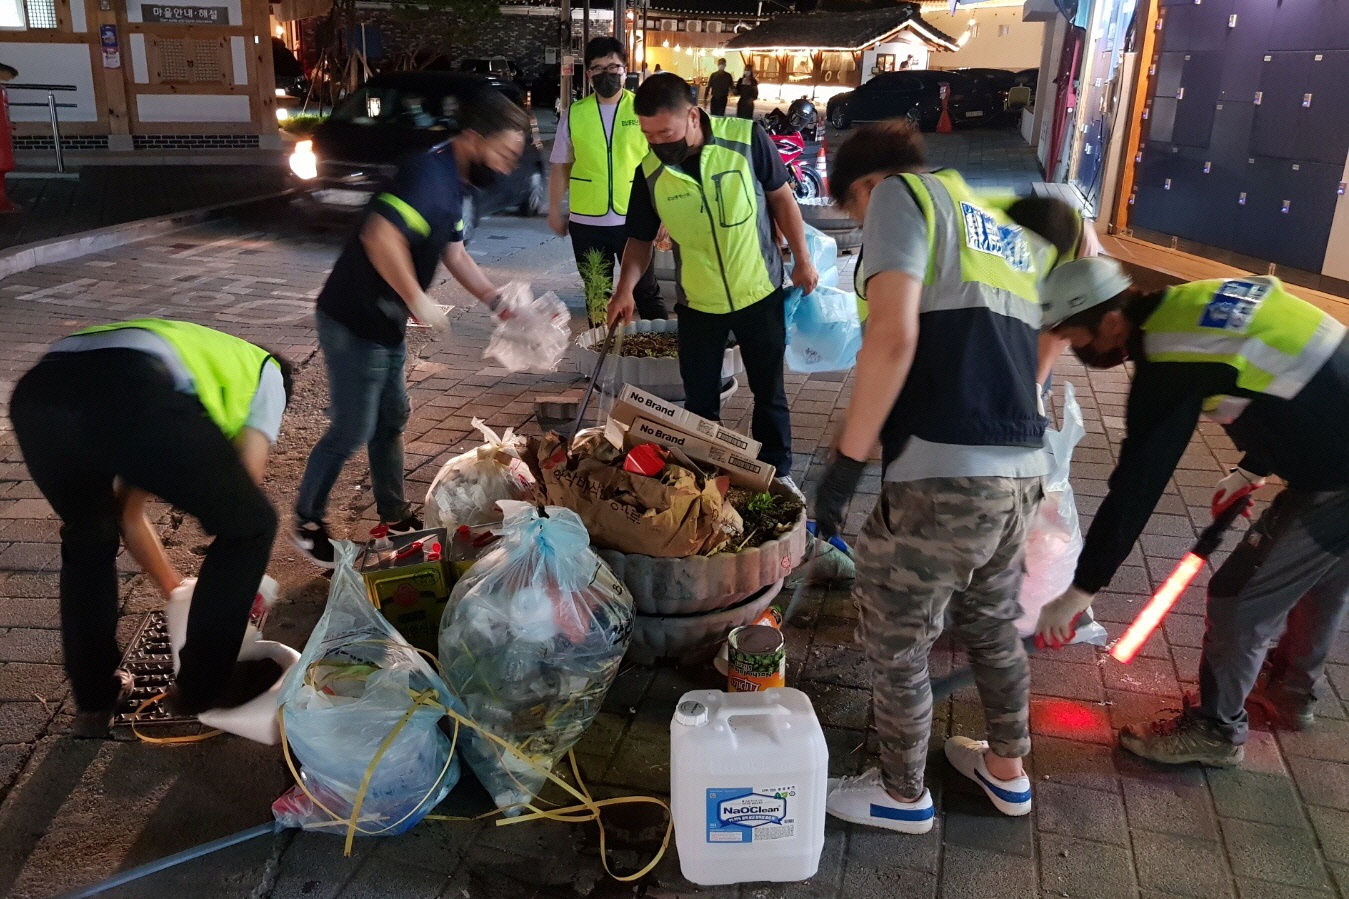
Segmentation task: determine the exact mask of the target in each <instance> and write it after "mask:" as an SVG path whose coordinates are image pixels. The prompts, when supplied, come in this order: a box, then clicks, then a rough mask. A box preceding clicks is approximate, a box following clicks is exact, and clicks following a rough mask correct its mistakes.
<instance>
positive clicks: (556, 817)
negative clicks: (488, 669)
mask: <svg viewBox="0 0 1349 899" xmlns="http://www.w3.org/2000/svg"><path fill="white" fill-rule="evenodd" d="M358 642H360V643H367V644H369V643H387V644H388V645H389V646H391V647H393V648H396V649H399V650H406V649H410V648H413V647H409V646H407V645H406V644H403V643H398V642H396V641H393V640H388V641H377V640H361V641H358ZM414 651H415V652H418V653H420V654H422V655H424V656H426V657H427V658H428V659H430V660H431V662H432V663H433V664H434V666H435V669H436V671H437V672H438V673H439V671H440V660H439V659H437V658H436V657H435V656H434V655H432V654H431V653H429V652H426V651H425V650H422V649H414ZM312 664H313V663H311V665H312ZM307 676H308V675H307V674H306V677H307ZM409 695H410V696H411V697H412V705H411V706H410V707H409V709H408V711H407V712H406V713H405V714H404V715H403V717H402V718H401V719H400V720H399V722H398V724H397V725H395V726H394V728H393V729H392V730H391V731H390V732H389V735H388V736H387V737H385V738H384V740H383V742H381V743H380V745H379V748H378V749H377V750H376V751H375V755H374V758H372V759H371V760H370V764H369V766H367V768H366V771H365V777H364V778H363V779H362V781H361V787H360V789H359V790H358V791H357V794H356V799H355V802H353V803H352V812H351V815H350V816H348V817H343V816H341V815H338V814H336V813H335V812H333V810H332V809H330V808H328V807H327V806H326V805H324V804H323V803H322V802H321V801H320V800H319V799H318V797H316V796H315V795H314V794H313V793H311V792H309V788H308V787H306V786H305V784H304V781H303V780H302V779H301V777H300V773H299V771H298V770H297V769H296V767H295V760H294V758H293V757H292V756H291V753H290V742H289V741H288V740H287V739H286V716H285V706H281V707H280V708H278V709H277V718H278V720H279V724H280V730H281V748H282V752H283V753H284V755H285V759H286V766H287V767H288V768H289V769H290V773H291V776H292V777H294V778H295V783H296V785H297V786H299V788H300V790H301V791H303V793H304V794H305V796H307V797H309V800H310V801H311V802H313V803H314V805H315V806H316V807H318V808H320V809H322V810H323V811H325V812H327V813H328V815H329V816H330V817H331V818H332V823H343V824H346V826H347V838H346V842H345V844H344V846H343V850H342V854H343V855H344V856H350V855H351V848H352V842H353V840H354V838H355V836H356V834H357V833H362V834H366V835H368V836H377V835H379V834H382V833H387V832H389V831H391V830H393V829H395V828H396V827H398V826H399V825H400V824H402V823H403V822H404V821H406V820H407V819H408V818H409V817H411V815H412V814H413V813H414V812H415V811H416V810H417V809H419V808H421V807H422V803H424V802H425V801H426V800H427V799H429V798H430V797H431V796H432V795H433V794H434V793H435V791H436V790H437V789H439V787H440V784H441V781H443V780H444V778H445V775H446V773H447V772H448V771H449V769H450V764H451V762H452V761H453V759H454V751H455V748H456V747H457V746H458V742H459V730H460V728H461V727H467V728H469V729H471V730H473V731H476V732H477V733H478V734H480V735H481V736H482V737H483V738H484V739H486V740H487V741H488V742H489V743H492V744H495V745H496V746H498V747H500V748H501V749H504V750H506V751H507V752H510V753H511V754H512V755H514V756H516V757H517V758H519V759H521V760H522V761H524V762H525V763H526V764H527V765H529V766H530V767H531V768H533V769H534V770H536V771H538V772H539V773H541V774H543V775H544V777H545V778H547V779H548V780H551V781H552V782H553V783H555V784H557V785H558V786H560V787H561V788H562V789H563V790H564V791H566V792H567V793H569V794H570V795H571V796H572V797H573V798H575V799H576V800H577V802H576V804H575V805H570V806H567V807H565V808H559V809H540V808H538V807H536V806H534V805H532V804H530V803H524V804H523V805H522V806H510V808H517V807H523V808H525V809H527V810H528V812H529V814H525V815H518V816H516V817H513V818H502V819H501V820H499V821H497V822H496V826H498V827H504V826H506V825H509V824H520V823H522V822H525V821H536V820H539V819H544V820H548V821H558V822H562V823H565V824H584V823H587V822H589V821H594V822H595V823H596V825H597V826H598V827H599V831H600V863H601V864H602V865H603V866H604V871H605V873H606V874H608V875H609V876H610V877H612V878H613V879H614V880H617V881H619V882H621V883H626V882H630V881H634V880H639V879H641V878H642V877H645V876H646V875H647V874H649V873H651V871H652V870H654V869H655V867H656V865H657V864H659V863H660V860H661V859H662V858H663V857H664V856H665V851H666V850H667V849H668V848H669V846H670V837H671V835H672V834H673V832H674V817H673V816H672V815H671V813H670V807H669V806H668V805H667V804H666V803H665V801H664V800H662V799H658V798H656V797H654V796H620V797H616V798H614V799H601V800H596V799H594V798H593V797H592V796H591V795H590V790H589V789H587V788H586V786H585V782H584V781H583V780H582V779H581V771H580V768H579V767H578V766H577V764H576V755H575V753H573V752H571V751H570V750H569V751H568V752H567V758H568V759H569V760H570V762H571V769H572V775H573V776H574V777H575V778H576V784H577V786H576V788H573V787H572V786H571V784H569V783H567V782H566V781H565V780H563V779H562V778H560V777H558V776H557V775H555V774H553V772H552V771H550V770H548V769H547V768H544V767H543V766H542V765H539V764H538V763H536V762H535V761H534V760H533V759H532V758H530V757H529V756H527V755H525V754H524V753H523V752H522V751H520V749H519V748H517V747H515V746H513V745H511V744H510V743H508V742H506V741H505V740H503V739H502V738H501V737H498V736H497V735H496V734H494V733H491V732H490V731H488V730H486V729H485V728H483V727H482V726H481V725H479V724H478V723H477V722H475V721H472V720H470V719H468V718H466V717H464V716H463V715H461V714H459V713H458V712H456V711H455V710H454V709H452V708H449V707H447V706H445V705H443V704H441V703H440V702H438V701H437V700H438V699H439V695H438V693H437V691H435V690H434V689H426V690H422V691H420V692H414V691H411V690H410V691H409ZM423 706H429V707H431V708H435V709H437V710H439V711H440V712H441V713H442V714H444V715H446V716H448V717H449V718H450V719H451V720H452V721H454V737H453V739H452V740H451V742H450V751H449V753H448V755H447V756H446V759H445V766H444V767H443V768H442V769H441V771H440V775H439V776H438V777H437V778H436V780H435V783H434V784H432V785H431V788H430V789H429V790H427V792H426V795H425V796H424V797H423V798H422V800H421V802H418V803H417V804H416V805H414V806H413V807H412V811H409V812H408V813H407V814H406V815H404V816H403V817H402V818H400V819H398V820H397V821H395V822H394V823H393V824H390V825H388V826H386V827H381V828H379V829H376V830H370V829H367V828H364V827H362V826H361V825H360V824H359V819H358V817H357V816H358V814H359V812H360V809H361V806H362V804H363V803H364V802H365V794H366V791H367V789H368V788H369V786H370V780H371V778H372V777H373V776H374V771H375V767H376V766H377V765H378V764H379V761H380V759H381V758H382V757H383V756H384V753H385V752H386V751H387V750H388V748H389V746H390V745H391V744H392V743H393V741H394V738H395V737H397V736H398V733H399V732H400V731H401V730H402V729H403V727H404V725H406V724H407V723H408V721H410V720H411V718H412V716H413V714H414V713H415V712H416V711H417V709H419V708H421V707H423ZM503 767H504V766H503ZM517 785H519V782H518V781H517ZM522 788H523V787H522ZM632 804H639V805H656V806H659V807H660V808H662V809H664V810H665V836H664V838H663V839H662V840H661V844H660V849H659V850H658V851H657V852H656V855H655V857H654V858H652V859H651V861H650V862H649V863H648V864H647V865H646V866H645V867H643V868H642V869H641V870H640V871H638V872H637V873H635V874H629V875H626V876H623V877H620V876H619V875H617V874H615V873H614V872H613V870H612V869H611V868H610V867H609V854H608V851H607V846H606V844H607V838H606V834H605V830H604V822H603V821H602V820H601V815H600V812H601V810H602V809H605V808H608V807H610V806H615V805H632ZM506 810H507V809H495V810H493V811H491V812H487V813H486V814H483V815H479V816H477V817H476V818H462V817H457V816H451V815H426V816H425V817H424V820H428V821H431V820H434V821H478V820H482V819H485V818H490V817H492V816H493V815H498V814H501V813H502V812H504V811H506Z"/></svg>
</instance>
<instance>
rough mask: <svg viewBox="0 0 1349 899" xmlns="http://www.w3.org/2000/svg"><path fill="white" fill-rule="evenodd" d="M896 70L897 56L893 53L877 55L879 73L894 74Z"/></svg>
mask: <svg viewBox="0 0 1349 899" xmlns="http://www.w3.org/2000/svg"><path fill="white" fill-rule="evenodd" d="M894 70H895V54H893V53H877V54H876V71H877V72H893V71H894Z"/></svg>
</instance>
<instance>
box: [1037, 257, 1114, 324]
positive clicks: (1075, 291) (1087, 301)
mask: <svg viewBox="0 0 1349 899" xmlns="http://www.w3.org/2000/svg"><path fill="white" fill-rule="evenodd" d="M1132 286H1133V281H1132V280H1130V278H1129V276H1128V275H1126V274H1125V273H1124V269H1123V268H1122V267H1121V266H1120V264H1119V263H1118V262H1116V261H1115V260H1113V259H1111V258H1109V257H1107V256H1088V257H1087V258H1085V259H1074V260H1073V261H1072V262H1065V263H1064V264H1063V265H1060V266H1059V267H1058V268H1056V269H1054V270H1053V271H1052V272H1050V273H1049V277H1047V278H1045V282H1044V284H1043V285H1042V286H1041V287H1040V314H1041V321H1042V322H1043V324H1042V327H1043V328H1044V330H1046V331H1047V330H1049V329H1050V328H1053V327H1055V326H1057V325H1060V324H1062V323H1063V321H1064V319H1067V318H1071V317H1072V316H1074V315H1077V314H1078V313H1079V312H1084V311H1086V310H1087V309H1090V308H1091V307H1092V306H1099V305H1100V304H1101V303H1104V302H1105V301H1106V300H1110V299H1113V298H1114V297H1117V296H1119V295H1120V294H1121V293H1123V292H1124V291H1126V290H1128V289H1129V288H1130V287H1132Z"/></svg>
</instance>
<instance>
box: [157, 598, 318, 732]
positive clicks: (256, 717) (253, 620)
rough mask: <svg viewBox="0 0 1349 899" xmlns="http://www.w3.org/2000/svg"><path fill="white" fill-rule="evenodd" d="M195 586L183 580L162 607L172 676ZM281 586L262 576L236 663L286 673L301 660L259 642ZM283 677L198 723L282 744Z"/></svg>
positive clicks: (289, 651)
mask: <svg viewBox="0 0 1349 899" xmlns="http://www.w3.org/2000/svg"><path fill="white" fill-rule="evenodd" d="M196 586H197V579H196V578H185V579H184V580H183V582H182V583H181V584H179V585H178V586H177V587H176V588H175V589H174V591H173V592H172V593H171V594H169V601H168V603H166V604H165V606H164V623H165V625H166V627H167V629H168V632H169V644H170V646H171V647H172V648H173V673H174V674H177V673H178V652H179V650H181V649H182V648H183V644H184V643H186V642H187V616H188V612H189V611H190V610H191V608H192V591H193V590H194V589H195V588H196ZM279 594H280V586H279V585H278V584H277V582H276V581H275V580H273V579H272V578H271V577H270V576H269V575H263V576H262V583H261V584H260V585H259V586H258V594H257V598H256V599H255V600H254V604H253V613H252V614H251V615H250V616H249V623H248V629H247V630H246V631H245V632H244V641H243V644H242V645H241V646H240V647H239V661H241V662H245V661H248V660H249V659H263V658H269V659H272V660H273V661H274V662H276V663H277V664H278V665H280V666H281V668H282V671H283V672H284V671H286V670H288V669H289V668H290V667H291V666H292V665H294V664H295V663H296V662H298V661H299V660H300V654H299V653H298V652H296V651H295V650H294V649H292V648H290V647H289V646H286V645H285V644H283V643H276V642H273V641H271V640H264V639H262V633H261V631H260V630H259V628H260V627H261V625H262V622H264V621H266V618H267V612H268V611H270V610H271V608H272V606H273V605H275V604H276V600H277V596H278V595H279ZM284 680H285V677H284V674H283V676H282V677H278V678H277V679H276V683H274V684H272V686H271V688H270V689H268V690H267V691H266V692H264V693H261V694H259V695H258V696H255V697H253V698H252V699H250V700H249V701H248V702H246V703H244V704H243V705H239V706H235V707H234V708H231V709H207V710H206V711H205V712H202V713H201V714H200V715H198V716H197V720H198V721H200V722H201V723H202V724H205V725H207V726H208V727H214V728H217V729H219V730H223V731H226V732H228V733H232V734H236V735H238V736H240V737H245V738H246V739H249V740H253V741H255V742H258V743H265V744H267V745H268V746H275V745H277V744H278V743H280V742H281V729H280V726H279V724H278V723H277V718H276V707H277V697H278V696H279V695H280V693H281V682H282V681H284Z"/></svg>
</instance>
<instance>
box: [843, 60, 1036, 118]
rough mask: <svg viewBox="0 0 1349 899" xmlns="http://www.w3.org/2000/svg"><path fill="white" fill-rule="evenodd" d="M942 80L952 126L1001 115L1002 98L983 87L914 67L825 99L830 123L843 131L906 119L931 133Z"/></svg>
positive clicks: (956, 76)
mask: <svg viewBox="0 0 1349 899" xmlns="http://www.w3.org/2000/svg"><path fill="white" fill-rule="evenodd" d="M1008 74H1011V73H1008ZM943 82H944V83H946V84H949V85H950V86H951V95H950V97H949V99H948V101H947V109H948V111H949V113H950V116H951V123H952V124H954V125H973V124H982V123H985V122H989V121H992V120H994V119H996V118H998V117H999V116H1000V115H1001V114H1002V107H1003V101H1002V98H1001V97H999V95H998V93H997V91H996V90H994V89H992V88H991V87H989V86H988V85H983V86H980V85H977V84H975V83H974V81H973V80H972V79H970V78H969V77H968V76H966V75H963V74H961V73H960V72H938V71H935V70H931V69H917V70H913V71H906V72H885V73H882V74H880V75H877V76H876V77H875V78H872V79H871V80H870V81H868V82H866V83H865V84H863V85H862V86H861V87H859V88H857V89H856V90H853V91H848V92H847V93H845V94H837V95H835V96H833V97H830V98H829V104H828V106H827V107H826V108H827V110H828V113H827V114H828V118H829V124H830V125H833V126H834V127H835V128H839V129H843V128H851V127H852V126H853V124H855V123H857V122H879V121H881V120H883V119H895V118H908V119H909V120H910V121H911V122H913V123H914V124H915V125H916V126H917V127H918V128H919V129H921V130H923V131H932V130H934V129H936V127H937V120H938V119H939V118H940V117H941V96H940V94H939V92H938V91H939V85H941V84H942V83H943Z"/></svg>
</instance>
